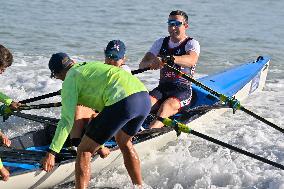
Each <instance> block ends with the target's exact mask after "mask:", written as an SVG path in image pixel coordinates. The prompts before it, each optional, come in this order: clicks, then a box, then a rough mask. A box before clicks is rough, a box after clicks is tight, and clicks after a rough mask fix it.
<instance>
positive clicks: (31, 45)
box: [0, 0, 284, 189]
mask: <svg viewBox="0 0 284 189" xmlns="http://www.w3.org/2000/svg"><path fill="white" fill-rule="evenodd" d="M176 9H181V10H184V11H185V12H187V13H188V14H189V26H190V28H189V30H188V35H189V36H191V37H194V38H195V39H196V40H198V41H199V42H200V45H201V54H200V58H199V61H198V65H197V70H196V77H201V76H205V75H208V74H212V73H215V72H218V71H221V70H223V69H227V68H229V67H231V66H234V65H238V64H241V63H243V62H247V61H251V60H255V59H256V58H257V57H258V56H259V55H267V56H270V57H271V66H270V69H269V73H268V77H267V83H266V85H265V88H264V90H263V92H260V93H258V94H255V95H254V96H252V97H251V98H249V99H248V100H246V101H245V103H244V104H243V105H244V106H245V107H247V108H249V109H250V110H252V111H253V112H256V113H257V114H259V115H261V116H262V117H264V118H267V119H268V120H270V121H272V122H273V123H275V124H277V125H279V126H283V114H284V108H283V105H284V102H283V100H284V93H283V90H284V79H283V74H284V73H283V72H284V66H283V61H284V58H283V52H284V45H283V44H284V39H283V36H284V22H283V20H284V11H283V9H284V2H283V1H271V0H260V1H259V0H250V1H245V0H238V1H234V0H219V1H209V0H199V1H193V0H181V1H169V0H165V1H152V0H143V1H139V0H130V1H115V0H109V1H103V0H97V1H93V0H84V1H80V2H79V1H74V0H69V1H64V0H62V1H59V0H37V1H22V0H9V1H4V0H0V20H1V21H0V43H1V44H3V45H5V46H7V47H8V48H9V49H11V51H12V52H13V54H14V58H15V60H14V63H13V65H12V66H11V67H10V68H8V69H7V70H6V72H5V73H4V74H3V75H1V76H0V81H1V82H0V83H1V84H0V90H1V91H2V92H4V93H6V94H7V95H9V96H11V97H12V98H13V99H15V100H22V99H26V98H29V97H33V96H37V95H41V94H45V93H49V92H53V91H57V90H59V89H60V88H61V87H60V85H61V82H60V81H58V80H54V79H50V77H49V75H50V72H49V70H48V66H47V65H48V60H49V58H50V56H51V54H52V53H55V52H66V53H68V54H69V55H70V56H71V57H72V58H73V59H75V60H77V61H85V60H102V61H103V60H104V53H103V50H104V48H105V46H106V44H107V42H108V41H110V40H113V39H120V40H122V41H124V42H125V44H126V46H127V59H128V61H127V64H128V65H129V66H130V67H131V68H132V69H137V68H138V64H139V61H140V60H141V59H142V58H143V55H144V54H145V52H147V50H148V49H149V48H150V46H151V45H152V43H153V42H154V41H155V40H156V39H158V38H160V37H163V36H166V35H167V34H168V33H167V24H166V22H167V17H168V14H169V13H170V11H172V10H176ZM138 77H139V78H140V79H141V81H143V82H144V83H145V84H146V86H147V88H148V89H149V90H151V89H153V88H154V87H155V86H156V85H157V83H158V77H159V74H158V71H149V72H146V73H143V74H139V75H138ZM59 100H60V98H59V97H55V98H52V99H46V100H42V101H40V103H48V102H51V101H54V102H56V101H59ZM30 113H34V114H39V115H44V116H51V117H59V115H60V109H59V108H55V109H53V110H51V109H47V110H40V111H38V110H36V111H30ZM40 127H42V125H38V124H36V123H34V122H32V121H27V120H24V119H21V118H18V117H11V118H10V119H9V120H8V121H6V122H5V123H2V122H1V123H0V129H1V130H2V131H3V132H4V133H6V134H7V135H8V136H9V137H14V136H18V135H21V134H23V133H26V132H28V131H31V130H35V129H38V128H40ZM201 127H202V128H203V133H204V134H206V135H209V136H212V137H214V138H217V139H219V140H222V141H224V142H227V143H229V144H232V145H235V146H237V147H240V148H242V149H245V150H248V151H250V152H252V153H254V154H257V155H259V156H262V157H265V158H268V159H270V160H273V161H276V162H278V163H280V164H284V158H283V157H284V137H283V133H280V132H279V131H276V130H275V129H273V128H271V127H269V126H267V125H265V124H263V123H261V122H259V121H257V120H255V119H254V118H252V117H251V116H248V115H246V114H245V113H243V112H240V111H238V112H237V113H236V114H232V112H231V111H229V112H227V113H225V114H224V115H222V116H218V117H216V118H215V119H214V120H213V121H212V122H210V123H207V124H206V125H201ZM141 164H142V174H143V179H144V182H145V188H164V189H167V188H171V189H172V188H173V189H182V188H184V189H185V188H191V189H199V188H210V189H228V188H230V189H235V188H246V189H255V188H258V189H262V188H267V189H283V188H284V172H283V171H281V170H279V169H277V168H274V167H272V166H269V165H266V164H264V163H262V162H259V161H257V160H253V159H251V158H249V157H246V156H244V155H241V154H238V153H236V152H233V151H230V150H228V149H226V148H223V147H220V146H217V145H215V144H212V143H210V142H207V141H205V140H203V139H200V138H197V137H195V136H192V135H181V137H179V139H178V140H176V141H174V142H171V143H169V144H167V145H166V146H165V147H164V148H163V149H161V150H159V151H153V152H151V153H149V154H148V155H147V156H145V157H141ZM73 187H74V184H73V183H70V184H68V185H64V186H56V187H55V188H60V189H61V188H66V189H67V188H73ZM91 187H94V188H99V187H118V188H132V185H131V181H130V178H129V176H128V174H127V172H126V170H125V168H124V166H123V165H121V166H118V167H115V168H113V169H110V170H105V171H103V172H102V173H101V174H100V175H97V176H96V177H95V178H94V179H92V180H91Z"/></svg>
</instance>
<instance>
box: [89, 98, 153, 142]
mask: <svg viewBox="0 0 284 189" xmlns="http://www.w3.org/2000/svg"><path fill="white" fill-rule="evenodd" d="M150 109H151V102H150V97H149V94H148V92H139V93H135V94H132V95H130V96H128V97H126V98H124V99H122V100H120V101H118V102H117V103H115V104H113V105H111V106H107V107H105V108H104V109H103V111H101V112H100V113H99V114H98V116H97V117H95V118H94V119H92V121H91V122H90V123H89V125H88V126H87V130H86V133H85V134H86V135H87V136H88V137H90V138H91V139H93V140H94V141H95V142H97V143H98V144H101V145H102V144H104V143H105V142H106V141H108V140H109V139H111V137H113V136H114V135H115V134H116V133H117V132H118V131H119V130H120V129H122V130H123V131H124V132H125V133H126V134H128V135H129V136H134V135H135V134H136V133H137V132H138V131H139V129H140V127H141V125H142V123H143V122H144V120H145V119H146V117H147V116H148V114H149V112H150Z"/></svg>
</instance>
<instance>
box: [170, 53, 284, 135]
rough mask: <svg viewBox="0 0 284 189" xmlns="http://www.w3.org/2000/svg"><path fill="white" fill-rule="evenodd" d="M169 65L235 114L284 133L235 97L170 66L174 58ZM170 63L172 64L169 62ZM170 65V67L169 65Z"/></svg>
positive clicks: (283, 131)
mask: <svg viewBox="0 0 284 189" xmlns="http://www.w3.org/2000/svg"><path fill="white" fill-rule="evenodd" d="M167 61H168V63H167V64H165V66H167V67H168V68H170V69H172V70H173V71H174V72H176V73H177V74H178V75H179V76H181V77H182V78H184V79H186V80H188V81H190V82H192V83H194V84H195V85H196V86H198V87H201V88H203V89H204V90H206V91H208V92H210V93H211V94H213V95H215V96H216V97H218V98H219V99H220V100H221V101H222V102H224V103H225V104H227V105H228V106H229V107H230V108H232V109H233V112H234V113H235V111H236V110H242V111H244V112H245V113H247V114H249V115H251V116H253V117H255V118H256V119H258V120H260V121H262V122H263V123H266V124H267V125H269V126H271V127H273V128H274V129H276V130H278V131H280V132H282V133H284V129H283V128H281V127H279V126H277V125H276V124H274V123H272V122H270V121H268V120H267V119H265V118H263V117H261V116H259V115H257V114H255V113H253V112H252V111H250V110H248V109H246V108H245V107H243V106H242V105H241V104H240V101H238V100H237V99H236V98H235V97H228V96H226V95H224V94H221V93H218V92H217V91H215V90H213V89H211V88H209V87H207V86H206V85H204V84H202V83H201V82H199V81H197V80H195V79H193V78H192V77H190V76H189V75H187V74H185V73H183V72H181V71H180V70H178V69H176V68H174V67H173V66H170V65H172V64H173V62H172V58H168V59H167ZM169 61H170V62H169ZM169 64H170V65H169Z"/></svg>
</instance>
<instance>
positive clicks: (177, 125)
mask: <svg viewBox="0 0 284 189" xmlns="http://www.w3.org/2000/svg"><path fill="white" fill-rule="evenodd" d="M157 119H158V120H159V121H161V122H162V123H163V124H164V125H166V126H168V127H171V128H173V129H175V130H176V131H177V132H183V133H187V134H193V135H195V136H197V137H200V138H203V139H205V140H208V141H210V142H213V143H215V144H218V145H220V146H223V147H226V148H228V149H230V150H233V151H236V152H239V153H241V154H243V155H246V156H248V157H251V158H253V159H257V160H259V161H261V162H263V163H266V164H269V165H272V166H274V167H277V168H279V169H282V170H284V165H281V164H279V163H276V162H273V161H270V160H268V159H266V158H263V157H260V156H258V155H255V154H253V153H251V152H248V151H245V150H242V149H240V148H237V147H235V146H232V145H230V144H228V143H225V142H222V141H220V140H217V139H215V138H212V137H210V136H207V135H204V134H202V133H199V132H197V131H194V130H192V129H191V128H190V127H189V126H187V125H185V124H182V123H179V122H177V121H175V120H171V119H169V118H161V117H157Z"/></svg>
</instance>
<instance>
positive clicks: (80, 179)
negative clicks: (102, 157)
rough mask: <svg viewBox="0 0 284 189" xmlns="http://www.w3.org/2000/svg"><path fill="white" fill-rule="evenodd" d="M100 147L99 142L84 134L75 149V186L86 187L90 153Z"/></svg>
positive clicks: (79, 188)
mask: <svg viewBox="0 0 284 189" xmlns="http://www.w3.org/2000/svg"><path fill="white" fill-rule="evenodd" d="M99 147H100V144H98V143H96V142H95V141H93V140H92V139H91V138H89V137H87V136H86V135H84V137H83V138H82V141H81V143H80V145H79V147H78V150H77V158H76V164H75V176H76V182H75V188H76V189H86V188H88V185H89V181H90V176H91V167H90V161H91V157H92V154H93V153H95V152H96V151H97V150H98V149H99Z"/></svg>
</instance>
